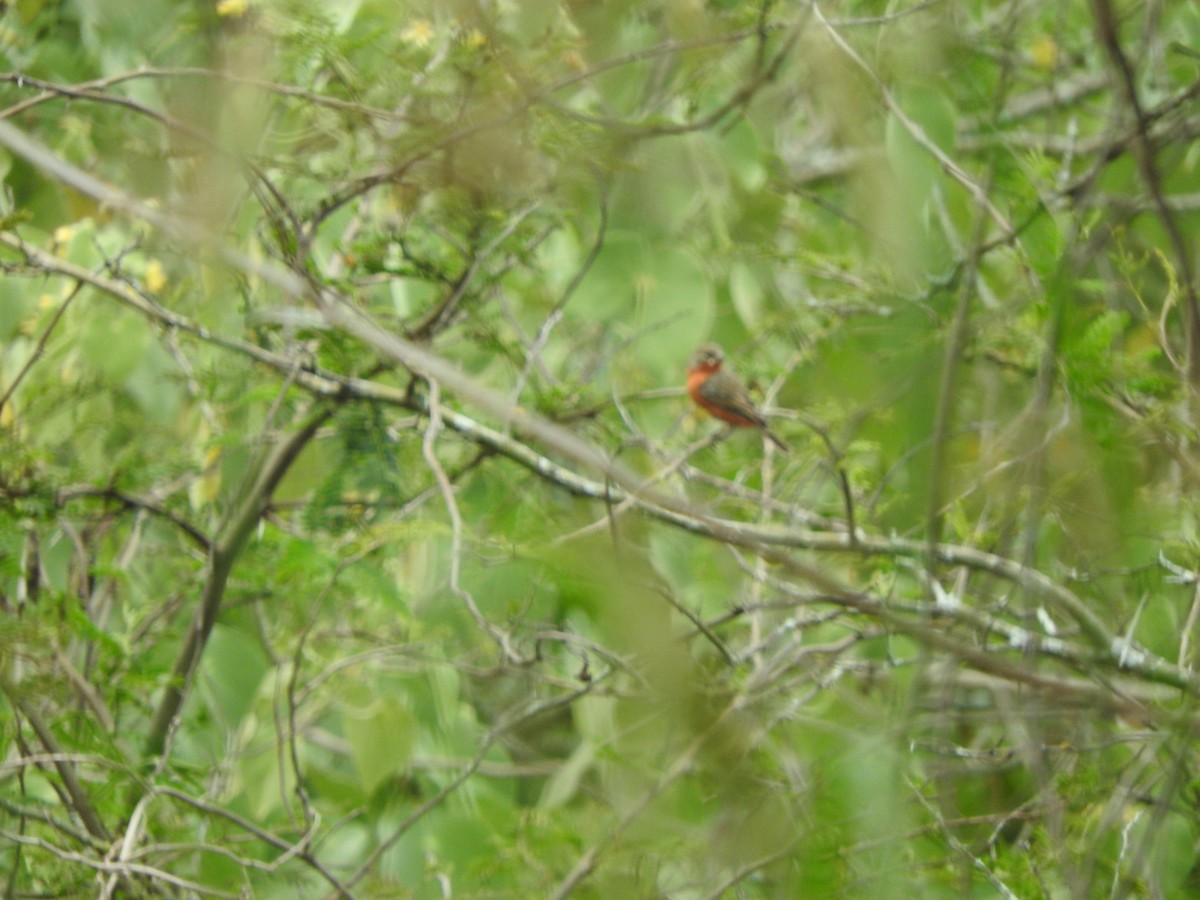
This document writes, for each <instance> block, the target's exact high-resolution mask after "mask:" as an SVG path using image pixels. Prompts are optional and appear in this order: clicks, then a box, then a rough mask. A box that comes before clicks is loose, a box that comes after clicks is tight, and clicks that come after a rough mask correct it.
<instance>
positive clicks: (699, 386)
mask: <svg viewBox="0 0 1200 900" xmlns="http://www.w3.org/2000/svg"><path fill="white" fill-rule="evenodd" d="M724 363H725V351H724V350H722V349H721V348H720V347H719V346H717V345H716V344H701V345H700V346H699V347H697V348H696V352H695V353H693V354H692V361H691V362H690V363H688V370H687V391H688V394H689V395H690V396H691V398H692V399H693V400H695V401H696V405H697V406H699V407H701V408H702V409H705V410H707V411H708V412H709V413H711V414H712V415H714V416H716V417H717V418H718V419H720V420H722V421H723V422H728V423H729V424H730V425H736V426H737V427H738V428H757V429H758V430H759V431H761V432H762V433H763V434H764V435H766V437H767V440H769V441H770V442H771V443H772V444H774V445H775V446H776V447H778V448H779V449H780V450H782V451H783V452H784V453H787V452H788V446H787V444H785V443H784V442H783V441H781V440H780V439H779V438H778V436H776V435H775V434H774V432H772V431H771V429H770V427H769V426H768V425H767V420H766V419H764V418H763V416H762V413H760V412H759V411H758V409H757V408H756V407H755V405H754V401H753V400H751V399H750V392H749V391H748V390H746V386H745V385H744V384H742V382H741V381H740V380H738V377H737V376H736V375H734V374H732V373H731V372H728V371H726V370H725V369H723V368H721V367H722V365H724Z"/></svg>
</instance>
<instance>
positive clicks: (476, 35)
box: [463, 28, 487, 50]
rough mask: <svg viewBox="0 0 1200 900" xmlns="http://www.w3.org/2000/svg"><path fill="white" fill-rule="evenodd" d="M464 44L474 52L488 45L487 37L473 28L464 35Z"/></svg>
mask: <svg viewBox="0 0 1200 900" xmlns="http://www.w3.org/2000/svg"><path fill="white" fill-rule="evenodd" d="M463 43H464V44H466V45H467V46H468V47H470V48H471V49H472V50H474V49H477V48H479V47H482V46H483V45H484V44H486V43H487V35H486V34H484V33H483V32H482V31H480V30H479V29H478V28H472V29H470V30H468V31H467V33H466V34H465V35H463Z"/></svg>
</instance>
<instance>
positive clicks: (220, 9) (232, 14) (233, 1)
mask: <svg viewBox="0 0 1200 900" xmlns="http://www.w3.org/2000/svg"><path fill="white" fill-rule="evenodd" d="M249 11H250V2H249V0H219V2H218V3H217V15H218V16H226V17H228V18H230V19H240V18H241V17H242V16H244V15H245V14H246V13H247V12H249Z"/></svg>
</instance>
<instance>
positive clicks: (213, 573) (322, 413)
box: [0, 123, 333, 757]
mask: <svg viewBox="0 0 1200 900" xmlns="http://www.w3.org/2000/svg"><path fill="white" fill-rule="evenodd" d="M0 124H2V123H0ZM332 414H333V407H332V406H331V405H328V404H324V405H322V406H321V407H320V408H319V409H317V410H316V411H315V412H313V413H310V414H309V416H308V419H307V421H305V422H304V423H303V424H302V425H301V426H300V428H298V429H297V430H296V431H295V432H293V433H292V434H291V435H290V436H288V437H287V438H286V439H284V440H283V441H281V442H280V443H279V444H277V445H276V446H275V447H274V449H273V450H272V451H271V452H270V454H269V455H268V457H267V459H266V460H265V461H264V462H263V464H262V466H261V468H260V469H259V472H258V476H257V478H256V481H255V483H254V485H253V486H252V487H251V488H250V490H249V492H248V493H247V495H246V498H245V500H243V501H242V504H241V506H239V507H237V508H236V509H235V510H234V511H233V513H232V514H231V515H230V517H229V518H228V519H227V520H226V522H225V524H224V527H223V528H222V529H221V533H220V536H219V537H218V538H217V541H216V543H215V544H214V545H213V549H212V551H211V552H210V553H209V555H208V562H207V564H206V565H205V577H204V588H203V590H202V592H201V596H200V605H199V607H198V608H197V610H196V615H195V619H194V620H193V622H192V626H191V628H190V629H188V634H187V638H186V639H185V641H184V645H183V649H182V650H181V651H180V653H179V656H178V658H177V659H176V661H175V668H174V669H173V670H172V673H171V681H170V683H169V684H168V685H167V689H166V691H165V693H164V694H163V696H162V699H161V700H160V701H159V705H158V709H157V710H156V711H155V713H154V718H153V720H152V721H151V725H150V732H149V735H148V737H147V738H146V744H145V751H144V752H145V755H146V756H147V757H154V756H158V755H159V754H160V753H162V752H163V749H164V747H165V746H166V740H167V734H168V732H169V731H170V729H171V725H172V723H173V722H174V721H175V717H176V715H178V713H179V710H180V708H181V707H182V706H183V701H184V698H185V697H186V695H187V691H188V689H189V688H190V686H191V679H192V676H193V674H194V673H195V670H196V666H197V664H198V663H199V661H200V657H201V656H202V655H203V653H204V647H205V645H206V644H207V643H208V638H209V635H210V634H211V633H212V629H213V625H215V624H216V621H217V614H218V613H219V612H220V609H221V601H222V599H223V598H224V596H225V585H226V582H227V581H228V579H229V573H230V572H231V571H232V570H233V565H234V563H235V562H236V561H237V558H238V556H239V555H240V554H241V552H242V550H243V548H244V547H245V545H246V540H247V539H248V538H249V537H250V534H251V533H252V532H253V530H254V528H255V526H257V524H258V522H259V519H260V518H261V517H262V514H263V512H264V511H265V510H266V508H267V504H268V503H269V502H270V499H271V494H272V493H273V492H274V490H275V488H276V486H278V484H279V482H280V480H281V479H282V478H283V476H284V473H286V472H287V470H288V468H289V467H290V466H291V464H292V463H293V462H294V461H295V459H296V457H297V456H299V454H300V451H301V450H302V449H303V448H304V447H305V445H306V444H308V442H309V441H310V440H311V439H312V437H313V436H314V435H315V434H316V433H317V429H318V428H320V427H321V425H323V424H324V423H325V422H326V420H328V419H329V417H330V416H331V415H332Z"/></svg>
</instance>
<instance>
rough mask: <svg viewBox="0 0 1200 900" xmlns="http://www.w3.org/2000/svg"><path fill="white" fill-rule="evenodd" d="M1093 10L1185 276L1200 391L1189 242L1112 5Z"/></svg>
mask: <svg viewBox="0 0 1200 900" xmlns="http://www.w3.org/2000/svg"><path fill="white" fill-rule="evenodd" d="M1092 10H1093V11H1094V13H1095V17H1096V32H1097V34H1098V36H1099V38H1100V43H1101V44H1102V45H1103V46H1104V51H1105V53H1107V54H1108V58H1109V60H1110V61H1111V62H1112V66H1113V69H1115V70H1116V76H1117V83H1118V86H1119V87H1120V89H1121V93H1122V94H1124V95H1125V102H1126V103H1127V104H1128V105H1129V109H1130V111H1131V112H1132V113H1133V117H1134V120H1135V122H1136V123H1137V129H1136V133H1135V134H1134V137H1133V156H1134V159H1135V161H1136V162H1137V166H1138V171H1139V172H1140V173H1141V176H1142V180H1143V181H1144V182H1146V189H1147V190H1148V191H1149V192H1150V196H1151V198H1153V200H1154V206H1155V208H1156V209H1157V211H1158V217H1159V218H1160V219H1161V220H1162V223H1163V227H1164V228H1165V229H1166V231H1167V236H1168V237H1169V238H1170V241H1171V245H1172V247H1173V248H1174V250H1175V257H1176V261H1177V264H1178V266H1179V271H1180V275H1181V276H1182V277H1180V279H1179V280H1180V281H1181V282H1182V283H1183V289H1184V292H1185V295H1186V297H1187V316H1186V319H1185V322H1186V325H1187V329H1186V330H1187V378H1188V383H1189V384H1190V385H1191V386H1192V387H1193V388H1197V387H1200V296H1198V295H1197V293H1196V281H1195V272H1194V270H1193V266H1192V257H1191V253H1190V252H1189V250H1188V241H1187V239H1186V238H1184V236H1183V232H1182V231H1181V230H1180V228H1179V222H1178V220H1177V219H1176V218H1175V214H1174V213H1173V212H1172V210H1171V206H1170V204H1168V203H1167V200H1166V197H1165V195H1164V194H1163V188H1162V178H1161V176H1160V175H1159V171H1158V165H1157V163H1156V162H1155V159H1154V146H1153V144H1152V143H1151V139H1150V122H1149V120H1148V118H1147V116H1146V112H1145V110H1144V109H1142V104H1141V101H1140V100H1139V99H1138V94H1137V85H1136V83H1135V81H1134V75H1133V69H1132V67H1131V66H1130V65H1129V60H1128V59H1127V58H1126V56H1125V52H1124V51H1123V50H1122V49H1121V39H1120V36H1119V34H1118V33H1117V21H1116V16H1115V14H1114V13H1113V9H1112V3H1111V2H1110V0H1092Z"/></svg>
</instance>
